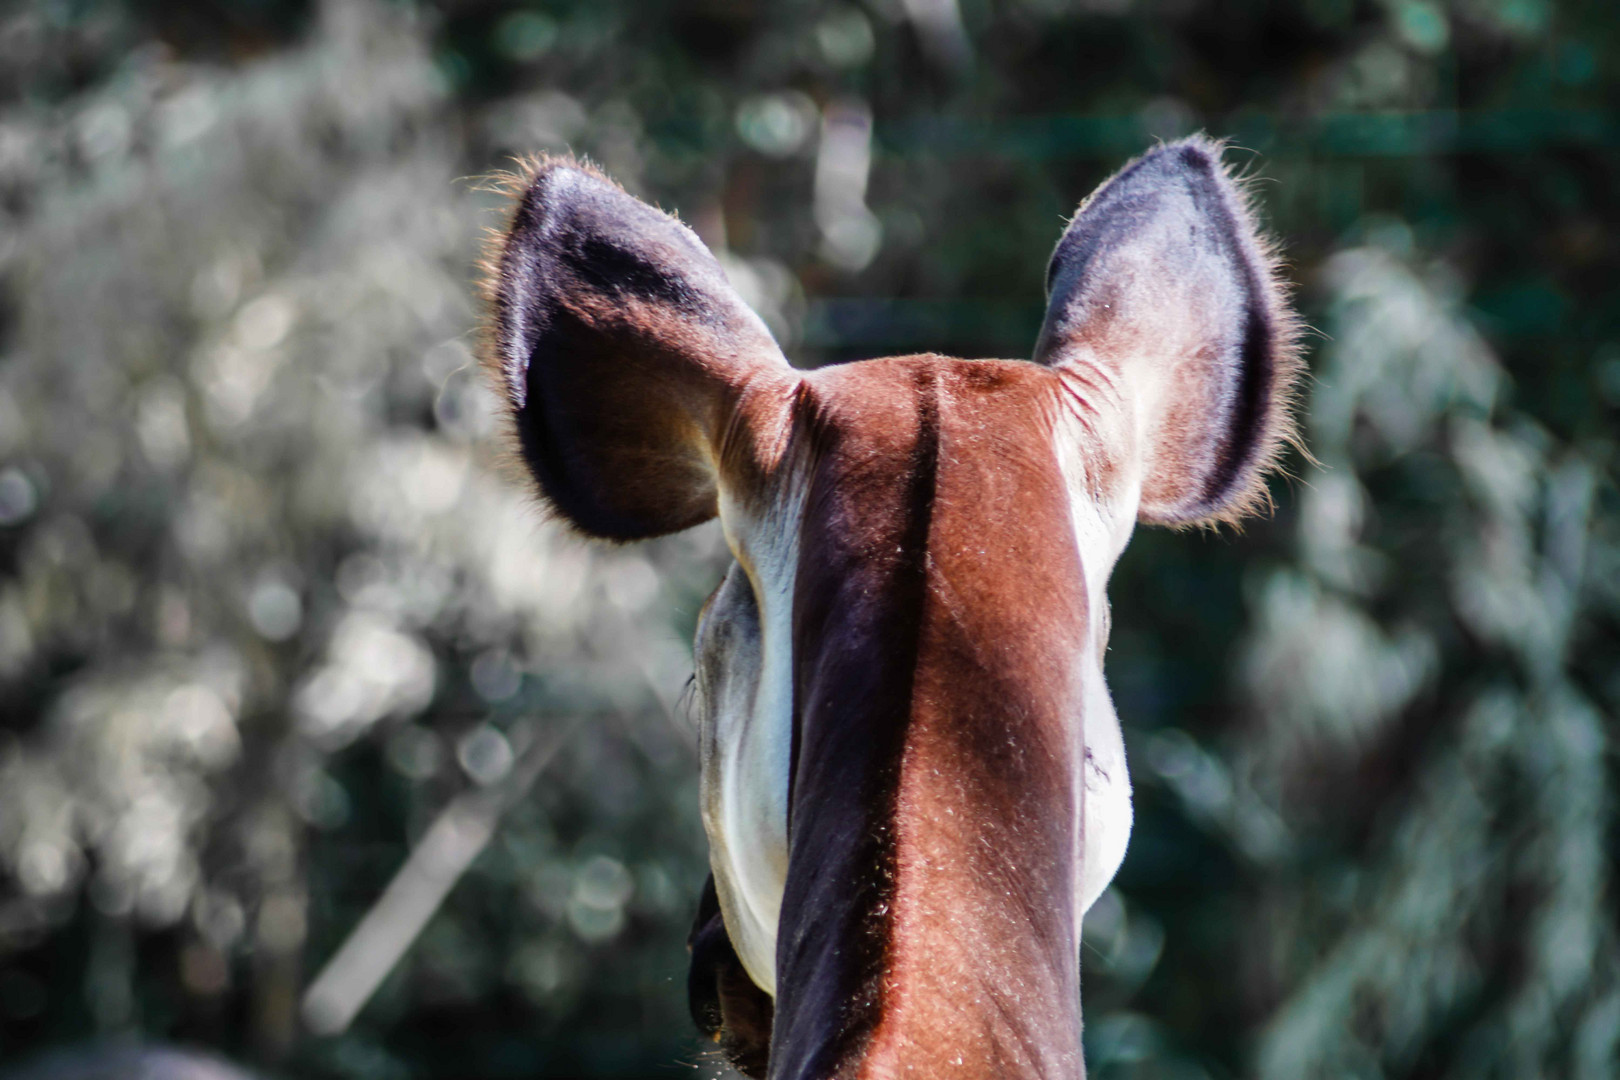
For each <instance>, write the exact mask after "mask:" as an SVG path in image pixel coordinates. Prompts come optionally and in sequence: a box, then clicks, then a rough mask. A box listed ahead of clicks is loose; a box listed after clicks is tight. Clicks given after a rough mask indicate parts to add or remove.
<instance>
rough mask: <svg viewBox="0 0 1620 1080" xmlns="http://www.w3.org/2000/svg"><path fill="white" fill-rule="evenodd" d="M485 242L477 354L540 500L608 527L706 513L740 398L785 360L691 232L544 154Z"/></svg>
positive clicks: (630, 534) (669, 528)
mask: <svg viewBox="0 0 1620 1080" xmlns="http://www.w3.org/2000/svg"><path fill="white" fill-rule="evenodd" d="M491 254H492V257H491V259H490V263H491V265H492V272H491V276H490V280H489V282H488V286H487V291H488V293H489V299H490V306H491V325H490V335H489V336H490V339H491V340H490V348H489V361H490V364H491V366H492V367H493V368H494V372H493V373H494V374H495V375H496V377H497V379H498V380H499V382H500V385H501V387H502V390H503V391H504V394H505V397H506V400H507V405H508V409H509V415H510V417H511V419H512V422H513V423H512V426H513V429H514V433H515V435H516V439H517V443H518V447H519V449H520V451H521V453H522V456H523V460H524V462H525V463H526V464H527V465H528V466H529V469H530V471H531V472H532V473H533V475H534V477H535V479H536V481H537V482H538V484H539V487H540V490H541V493H542V494H543V495H544V496H545V497H546V499H547V501H548V502H549V504H550V505H551V506H552V508H554V509H555V510H557V511H558V512H559V513H560V515H561V516H562V517H563V518H565V519H566V520H567V521H569V522H570V523H571V524H573V525H574V526H575V527H576V528H578V529H580V530H581V531H583V532H585V533H588V534H590V535H593V536H599V537H604V538H608V539H615V540H631V539H639V538H642V537H649V536H656V535H659V534H662V533H667V532H673V531H676V530H679V529H684V528H687V527H689V526H691V525H695V524H698V523H699V522H702V521H704V520H707V519H708V518H710V517H712V516H714V513H715V505H716V483H717V475H716V473H717V463H718V461H719V459H720V457H721V455H722V454H723V453H724V450H725V448H724V447H723V446H722V445H721V441H722V436H723V433H724V432H725V431H726V429H727V425H728V423H729V421H730V418H731V416H732V414H733V412H734V410H735V408H736V406H737V402H738V399H739V398H740V396H741V395H742V392H743V390H744V389H745V388H746V387H748V386H749V385H750V384H751V383H755V382H760V381H771V380H776V381H781V380H784V379H790V378H791V369H790V368H789V367H788V365H787V362H786V360H785V359H784V358H783V357H782V354H781V351H780V350H779V349H778V348H777V346H776V343H775V342H774V341H773V340H772V339H771V336H770V333H769V331H768V330H766V328H765V325H764V324H763V323H762V322H761V321H760V320H759V317H758V316H757V315H755V314H754V312H753V311H751V310H750V309H749V308H748V306H747V305H746V304H745V303H744V302H743V301H742V299H741V297H739V296H738V295H737V294H736V292H735V291H734V290H733V289H732V288H731V286H730V284H729V283H728V282H727V281H726V278H725V274H724V272H723V271H722V270H721V268H720V265H719V263H717V262H716V261H715V259H714V258H713V256H712V255H710V254H709V252H708V250H707V249H706V248H705V247H704V246H703V244H702V242H701V241H700V240H698V238H697V237H696V236H695V235H694V234H693V233H692V232H691V230H689V229H687V228H686V227H685V226H684V225H682V224H681V223H680V222H678V221H676V220H675V219H674V218H672V217H670V216H669V215H667V214H664V213H663V212H661V211H659V210H656V209H654V208H653V207H651V206H648V205H647V204H645V203H643V202H640V201H639V200H637V199H635V198H633V197H631V196H630V195H628V194H626V193H625V192H624V191H623V190H621V189H620V188H619V187H618V186H617V185H615V184H613V183H612V182H611V181H609V180H607V179H606V178H605V177H603V176H601V175H600V174H598V173H596V172H595V171H594V170H591V169H588V168H586V167H584V166H581V165H579V164H577V163H575V162H573V161H566V160H565V161H546V162H541V163H540V164H539V165H537V166H536V167H535V168H534V170H533V171H532V173H531V174H530V175H529V176H528V177H526V178H525V179H524V180H523V181H522V185H521V190H520V191H519V193H518V195H517V200H516V205H515V208H514V211H513V215H512V221H511V225H510V228H509V229H508V230H507V231H506V233H505V234H504V235H502V236H501V237H499V238H498V239H497V241H496V243H495V250H494V251H492V253H491Z"/></svg>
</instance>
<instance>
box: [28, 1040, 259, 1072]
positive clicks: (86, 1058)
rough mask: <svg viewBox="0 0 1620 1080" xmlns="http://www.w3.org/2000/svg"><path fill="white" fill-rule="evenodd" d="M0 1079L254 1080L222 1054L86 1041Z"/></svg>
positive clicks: (33, 1062)
mask: <svg viewBox="0 0 1620 1080" xmlns="http://www.w3.org/2000/svg"><path fill="white" fill-rule="evenodd" d="M0 1080H256V1077H255V1075H254V1074H253V1073H249V1072H244V1071H243V1070H241V1069H238V1068H237V1067H236V1066H235V1065H232V1064H231V1063H230V1062H228V1061H226V1060H225V1059H223V1058H217V1057H214V1056H213V1055H212V1054H205V1053H200V1052H198V1051H195V1050H183V1049H179V1048H176V1047H170V1046H142V1045H140V1044H139V1043H125V1042H117V1043H105V1042H102V1043H90V1044H87V1045H84V1046H76V1047H71V1048H69V1049H65V1050H52V1051H50V1052H48V1053H45V1054H41V1055H40V1056H38V1057H36V1058H34V1059H32V1060H31V1061H29V1062H27V1063H25V1064H24V1065H23V1066H22V1067H20V1068H18V1069H8V1070H6V1071H4V1072H0Z"/></svg>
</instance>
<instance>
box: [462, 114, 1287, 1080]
mask: <svg viewBox="0 0 1620 1080" xmlns="http://www.w3.org/2000/svg"><path fill="white" fill-rule="evenodd" d="M1219 155H1220V149H1219V147H1218V146H1217V145H1216V144H1213V143H1211V142H1209V141H1208V140H1203V139H1193V140H1186V141H1183V142H1181V143H1177V144H1172V145H1171V146H1168V147H1161V148H1159V149H1158V150H1156V151H1153V152H1151V153H1149V154H1148V155H1144V157H1143V158H1141V159H1138V161H1137V162H1135V163H1133V164H1132V165H1131V166H1127V168H1126V169H1125V170H1123V171H1122V172H1121V173H1120V174H1118V175H1117V176H1116V177H1115V178H1114V179H1113V180H1111V181H1110V182H1109V183H1108V184H1106V185H1104V187H1103V188H1101V189H1100V190H1099V192H1098V194H1097V195H1096V196H1094V197H1093V198H1092V199H1091V200H1088V202H1087V203H1086V204H1085V205H1084V206H1083V207H1082V209H1081V211H1080V213H1078V214H1077V215H1076V217H1075V220H1074V222H1073V223H1071V225H1070V228H1069V229H1068V230H1067V231H1066V232H1065V234H1064V238H1063V240H1062V241H1060V243H1059V247H1058V250H1057V252H1056V253H1055V255H1054V259H1053V270H1052V272H1051V274H1050V275H1049V277H1050V279H1051V288H1052V296H1051V297H1050V306H1049V314H1048V319H1047V323H1046V326H1045V327H1044V328H1043V331H1042V335H1041V339H1040V341H1039V342H1038V344H1037V346H1036V352H1035V362H1033V363H1032V362H1029V361H1016V360H981V361H970V360H958V359H953V358H949V357H942V356H936V355H932V354H921V355H916V356H904V357H890V358H886V359H880V360H871V361H863V362H860V363H853V364H845V365H840V366H836V367H829V368H824V369H821V370H818V371H814V372H798V371H795V370H793V369H792V368H791V367H790V366H789V365H788V364H787V362H786V360H785V359H784V358H783V356H782V354H781V351H780V349H779V348H778V347H777V346H776V344H775V343H774V342H773V341H772V340H771V339H770V337H769V334H768V333H767V332H766V331H765V330H764V326H763V324H762V323H761V322H760V321H759V319H758V318H757V316H755V315H754V314H753V313H752V312H750V311H748V309H747V308H746V306H745V305H743V304H742V302H741V301H740V299H738V297H737V296H736V294H735V292H734V291H733V290H732V289H731V288H730V287H729V285H727V284H726V282H725V280H724V277H723V275H722V274H721V272H720V270H719V267H718V264H716V263H715V262H714V260H713V258H712V257H711V256H709V254H708V253H707V251H706V250H705V249H704V248H703V247H702V245H701V243H699V242H698V240H697V238H696V237H695V236H693V235H692V234H691V233H690V231H689V230H687V229H685V228H684V226H681V225H679V224H678V223H677V222H675V221H674V219H672V218H670V217H668V216H666V215H662V214H659V213H657V212H656V211H653V210H651V209H650V208H649V207H646V206H645V205H643V204H641V203H639V202H637V201H636V200H634V199H632V198H631V197H630V196H628V195H626V194H625V193H624V192H623V191H622V190H620V189H619V188H617V187H616V186H615V185H613V184H612V182H611V181H608V180H607V179H606V178H605V177H603V176H602V175H601V174H600V173H598V172H597V171H595V170H594V169H591V168H590V167H588V166H582V165H579V164H578V163H575V162H573V161H572V160H571V159H549V158H548V159H537V160H535V161H533V162H528V163H525V164H523V165H522V166H521V167H520V168H519V170H518V171H517V172H515V173H513V174H511V175H509V176H507V177H505V178H503V179H502V180H500V181H499V183H500V184H501V185H502V186H503V189H504V190H506V191H507V192H508V193H509V194H510V195H511V197H512V199H513V204H514V210H513V216H512V218H511V220H510V221H509V222H508V223H507V228H506V229H504V230H497V231H496V232H495V233H494V234H492V237H491V241H490V244H489V246H488V248H487V251H486V258H485V264H484V271H485V278H484V292H485V296H486V299H487V301H488V307H489V309H490V319H489V323H488V325H487V327H486V330H485V336H484V345H483V355H484V363H485V366H486V369H487V370H488V372H489V374H490V376H491V379H492V381H493V382H494V383H495V384H496V385H497V386H498V387H499V389H500V390H501V392H502V394H503V397H504V399H505V401H506V402H507V406H508V415H507V420H508V428H509V433H510V438H511V440H512V443H513V445H514V446H515V447H516V448H517V456H519V457H520V458H521V460H522V461H523V462H524V464H525V465H526V466H527V468H528V470H529V471H530V473H531V474H532V475H533V476H534V478H535V480H536V482H537V485H538V487H539V490H540V494H541V496H542V498H543V499H544V500H545V501H546V502H547V504H548V505H549V506H550V507H551V509H552V510H553V512H555V513H556V514H557V515H558V516H560V517H562V518H563V520H564V521H565V522H566V523H567V524H569V525H570V526H572V527H573V528H575V529H577V530H579V531H581V532H583V533H585V534H587V535H590V536H593V537H599V538H605V539H610V540H627V539H634V538H637V537H641V536H654V535H658V534H660V533H664V532H670V531H674V530H676V529H680V528H685V527H687V526H689V525H691V524H694V523H695V522H697V521H700V520H704V519H706V518H707V517H710V516H713V515H716V514H718V516H719V517H720V520H721V524H722V526H723V528H724V533H725V538H726V542H727V544H728V546H729V547H730V549H731V552H732V554H733V556H734V558H735V564H734V565H733V567H732V568H731V569H730V571H729V572H728V574H727V576H726V580H725V582H724V583H723V584H722V586H721V588H720V590H718V592H717V594H716V597H715V598H714V600H713V601H712V602H711V604H710V605H709V606H708V607H707V609H706V611H705V613H704V615H703V617H702V619H701V620H700V626H699V631H698V641H697V649H696V663H697V693H696V705H697V710H696V711H697V714H698V727H699V752H700V760H701V781H702V785H701V788H702V811H703V820H704V826H705V829H706V831H707V832H708V835H709V839H710V862H711V867H712V870H713V879H714V880H713V884H714V889H713V893H712V894H706V898H705V906H704V907H703V909H702V910H701V911H700V916H699V920H698V924H697V925H696V926H695V927H694V933H693V937H692V947H693V966H692V979H693V982H692V985H691V987H690V994H691V1002H692V1006H693V1012H694V1019H695V1020H696V1022H697V1023H698V1024H699V1027H700V1028H701V1029H702V1030H704V1031H705V1032H706V1033H710V1034H712V1035H713V1036H714V1037H716V1039H717V1040H718V1042H719V1044H720V1046H721V1048H722V1049H723V1050H724V1051H725V1052H726V1053H727V1054H728V1056H730V1057H731V1059H732V1060H733V1061H734V1062H735V1063H736V1064H737V1065H738V1066H739V1067H740V1068H743V1069H745V1070H747V1071H748V1072H749V1074H750V1075H764V1074H765V1072H766V1071H767V1070H768V1073H769V1075H770V1076H771V1077H773V1078H776V1080H822V1078H826V1077H834V1076H839V1077H845V1076H848V1077H873V1078H876V1077H885V1078H887V1077H892V1076H901V1075H916V1076H941V1075H950V1076H953V1077H963V1078H967V1077H982V1078H988V1077H1015V1076H1030V1077H1033V1076H1046V1077H1076V1076H1081V1075H1083V1072H1084V1064H1083V1061H1082V1055H1081V1049H1080V1041H1079V1029H1080V1007H1079V1004H1080V1003H1079V955H1078V950H1079V943H1080V938H1079V934H1080V921H1081V916H1082V915H1083V914H1084V911H1085V909H1086V907H1087V906H1088V905H1089V904H1090V903H1091V902H1092V901H1093V900H1094V899H1095V898H1096V896H1097V895H1098V894H1099V893H1100V892H1101V891H1102V889H1103V888H1105V887H1106V885H1107V883H1108V881H1109V879H1110V878H1111V877H1112V876H1113V874H1114V872H1115V871H1116V869H1117V868H1118V865H1119V862H1120V860H1121V859H1122V858H1123V855H1124V850H1125V843H1126V838H1127V837H1128V835H1129V831H1130V822H1131V809H1130V784H1129V778H1128V776H1127V775H1126V771H1125V761H1124V746H1123V740H1122V739H1121V737H1120V730H1119V724H1118V720H1117V718H1116V717H1115V715H1114V710H1113V705H1112V703H1111V701H1110V700H1109V695H1108V692H1107V688H1106V685H1105V683H1104V680H1103V667H1102V659H1103V654H1104V650H1105V649H1106V645H1107V635H1108V609H1107V601H1106V596H1105V593H1106V587H1107V581H1108V578H1109V575H1110V573H1111V571H1112V569H1113V566H1114V563H1115V561H1116V560H1117V558H1118V557H1119V554H1120V553H1121V551H1123V549H1124V547H1125V545H1126V543H1127V542H1128V540H1129V538H1130V535H1131V532H1132V529H1133V527H1134V525H1135V523H1136V522H1137V520H1138V518H1139V517H1140V519H1141V520H1144V521H1152V522H1159V523H1165V524H1172V525H1186V524H1210V523H1217V522H1227V521H1235V520H1237V519H1238V518H1239V517H1240V516H1241V515H1242V514H1244V513H1247V512H1250V511H1252V510H1254V509H1257V508H1259V507H1261V506H1263V505H1264V504H1265V486H1264V481H1265V475H1266V472H1267V470H1269V469H1271V468H1272V467H1274V465H1275V462H1276V459H1277V456H1278V454H1279V452H1280V448H1281V446H1282V445H1283V444H1284V443H1286V442H1287V441H1289V440H1290V439H1291V438H1293V427H1292V420H1291V417H1290V403H1291V401H1292V394H1293V384H1294V379H1295V377H1296V374H1297V371H1298V367H1299V361H1298V355H1297V339H1298V328H1297V324H1296V323H1295V321H1294V318H1293V316H1292V314H1291V313H1290V312H1289V311H1288V309H1287V307H1286V303H1285V297H1284V293H1283V290H1282V287H1281V285H1280V284H1279V279H1278V270H1277V260H1276V257H1275V255H1274V254H1273V252H1272V250H1271V249H1270V248H1269V247H1268V246H1267V245H1266V244H1265V242H1264V241H1263V240H1262V239H1261V238H1260V237H1259V236H1258V234H1257V233H1256V231H1255V229H1254V223H1253V216H1252V212H1251V210H1250V209H1249V206H1248V203H1247V201H1246V198H1245V196H1244V195H1243V194H1242V190H1241V189H1240V188H1239V187H1238V186H1237V185H1236V184H1235V182H1234V181H1233V179H1232V177H1231V176H1230V175H1229V174H1228V172H1227V171H1226V169H1225V167H1224V166H1223V165H1221V164H1220V161H1219ZM1082 271H1083V272H1082Z"/></svg>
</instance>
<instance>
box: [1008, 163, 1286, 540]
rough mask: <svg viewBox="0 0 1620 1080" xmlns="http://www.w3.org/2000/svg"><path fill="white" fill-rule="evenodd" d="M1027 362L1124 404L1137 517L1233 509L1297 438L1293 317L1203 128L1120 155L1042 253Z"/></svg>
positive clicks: (1260, 492) (1248, 505) (1210, 514)
mask: <svg viewBox="0 0 1620 1080" xmlns="http://www.w3.org/2000/svg"><path fill="white" fill-rule="evenodd" d="M1046 285H1047V295H1048V305H1047V312H1046V323H1045V325H1044V326H1043V327H1042V328H1041V336H1040V340H1039V342H1038V343H1037V344H1036V348H1035V359H1036V361H1037V362H1040V363H1043V364H1048V365H1054V366H1061V367H1065V368H1068V369H1069V370H1070V371H1071V372H1073V373H1074V374H1075V375H1077V376H1079V377H1080V379H1081V381H1082V382H1084V383H1085V384H1086V385H1087V386H1089V387H1091V388H1092V392H1094V393H1096V394H1099V395H1104V396H1109V397H1113V398H1115V399H1116V400H1115V401H1114V402H1113V403H1112V404H1113V405H1114V406H1115V407H1117V408H1120V409H1123V411H1124V413H1125V414H1126V415H1127V416H1129V417H1132V418H1134V419H1133V422H1130V423H1127V424H1125V425H1124V428H1125V430H1126V431H1127V432H1128V437H1127V442H1129V443H1130V444H1131V445H1128V446H1123V447H1119V448H1118V450H1119V452H1121V453H1133V454H1139V455H1141V464H1142V477H1143V484H1142V502H1141V508H1140V511H1139V516H1140V518H1141V520H1143V521H1147V522H1154V523H1158V524H1168V525H1185V524H1194V523H1209V522H1216V521H1234V520H1236V519H1238V518H1240V517H1242V516H1243V515H1244V514H1245V513H1247V512H1249V511H1250V510H1252V509H1254V508H1255V507H1256V506H1259V505H1263V504H1265V502H1266V489H1265V474H1266V472H1267V470H1268V469H1269V468H1270V467H1271V466H1272V465H1273V464H1274V462H1275V460H1276V457H1277V454H1278V452H1279V450H1280V448H1281V446H1282V444H1283V443H1284V442H1286V441H1288V440H1290V439H1292V438H1293V420H1292V416H1291V412H1290V409H1291V405H1292V395H1293V392H1294V391H1293V386H1294V380H1295V378H1296V375H1297V373H1298V369H1299V359H1298V347H1297V338H1298V330H1297V323H1296V320H1295V317H1294V315H1293V313H1292V312H1291V311H1290V310H1289V308H1288V306H1287V302H1286V298H1285V296H1284V293H1283V290H1282V288H1281V287H1280V286H1279V284H1278V281H1277V272H1276V262H1275V259H1274V258H1273V256H1272V254H1271V252H1270V249H1269V248H1268V246H1267V244H1266V243H1265V241H1264V240H1263V239H1262V238H1261V236H1260V235H1259V233H1258V232H1257V230H1256V228H1255V225H1254V221H1253V219H1252V217H1251V216H1250V213H1249V208H1248V204H1247V202H1246V200H1245V199H1244V196H1243V193H1242V192H1241V191H1240V190H1239V189H1238V187H1237V185H1236V183H1235V182H1234V181H1233V179H1232V177H1231V176H1230V175H1229V174H1228V173H1227V171H1226V169H1225V168H1224V167H1223V166H1222V164H1221V148H1220V146H1219V145H1218V144H1216V143H1213V142H1211V141H1210V140H1208V139H1205V138H1203V137H1201V136H1195V137H1194V138H1190V139H1185V140H1183V141H1181V142H1177V143H1172V144H1170V145H1168V146H1161V147H1159V148H1157V149H1155V150H1152V151H1150V152H1149V153H1147V154H1144V155H1143V156H1142V157H1140V158H1138V159H1137V160H1136V161H1134V162H1132V163H1131V164H1129V165H1127V166H1126V167H1125V168H1124V169H1122V170H1121V171H1120V172H1119V173H1118V174H1117V175H1116V176H1114V177H1113V179H1111V180H1109V181H1107V182H1106V183H1104V184H1103V185H1102V186H1101V187H1100V188H1098V189H1097V191H1096V192H1095V193H1094V194H1093V195H1092V196H1091V197H1090V198H1089V199H1087V200H1086V202H1085V203H1084V204H1083V205H1082V206H1081V207H1080V211H1079V213H1077V214H1076V215H1075V217H1074V220H1073V221H1072V222H1071V223H1070V224H1069V227H1068V229H1067V230H1066V231H1065V232H1064V234H1063V238H1062V239H1061V240H1060V241H1058V246H1057V250H1056V251H1055V252H1053V254H1052V263H1051V266H1050V267H1049V268H1048V269H1047V275H1046Z"/></svg>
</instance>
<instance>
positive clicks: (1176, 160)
mask: <svg viewBox="0 0 1620 1080" xmlns="http://www.w3.org/2000/svg"><path fill="white" fill-rule="evenodd" d="M1225 149H1226V144H1225V143H1224V142H1222V141H1220V140H1218V139H1212V138H1210V137H1209V136H1208V135H1205V134H1204V133H1202V132H1199V133H1198V134H1196V135H1188V136H1186V137H1184V138H1180V139H1177V140H1175V141H1174V142H1168V143H1165V144H1163V145H1162V146H1156V147H1154V148H1153V149H1152V150H1149V151H1148V152H1147V153H1145V154H1143V155H1142V156H1141V157H1140V158H1138V159H1137V164H1139V165H1150V164H1151V165H1160V166H1170V167H1171V168H1178V167H1179V168H1182V169H1186V170H1187V171H1189V172H1196V173H1204V174H1206V175H1217V176H1218V175H1223V174H1224V173H1225V171H1226V170H1225V168H1224V166H1223V165H1222V164H1221V154H1222V153H1223V152H1224V151H1225ZM1126 171H1129V169H1128V168H1127V170H1126Z"/></svg>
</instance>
